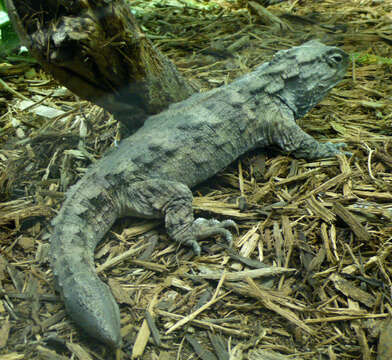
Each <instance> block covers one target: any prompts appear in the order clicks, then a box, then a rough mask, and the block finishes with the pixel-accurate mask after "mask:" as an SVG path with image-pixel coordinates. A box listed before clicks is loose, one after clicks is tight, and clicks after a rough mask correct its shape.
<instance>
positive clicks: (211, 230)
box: [51, 41, 348, 347]
mask: <svg viewBox="0 0 392 360" xmlns="http://www.w3.org/2000/svg"><path fill="white" fill-rule="evenodd" d="M347 66H348V56H347V54H346V53H345V52H344V51H342V50H340V49H338V48H336V47H329V46H325V45H323V44H321V43H319V42H317V41H310V42H307V43H305V44H304V45H302V46H298V47H294V48H291V49H289V50H285V51H279V52H278V53H277V54H276V55H275V57H274V58H273V60H271V61H270V62H268V63H265V64H263V65H261V66H259V67H258V68H256V70H254V71H253V72H251V73H249V74H247V75H245V76H243V77H241V78H239V79H238V80H235V81H234V82H232V83H231V84H229V85H226V86H223V87H221V88H217V89H214V90H212V91H209V92H206V93H200V94H195V95H193V96H191V97H190V98H188V99H187V100H185V101H182V102H180V103H177V104H174V105H171V106H170V107H169V109H167V110H166V111H164V112H162V113H161V114H158V115H155V116H152V117H150V118H148V119H147V120H146V122H145V123H144V125H143V126H142V127H141V128H140V129H139V130H138V131H137V132H136V133H135V134H133V135H132V136H130V137H128V138H126V139H125V140H123V141H122V142H121V143H120V145H119V147H118V148H115V149H114V150H110V151H109V152H108V153H107V154H105V156H104V157H103V158H102V159H101V160H99V161H98V162H97V163H96V164H94V165H93V166H92V167H91V168H90V169H89V170H88V171H87V173H86V174H85V175H84V177H83V178H82V179H81V180H80V181H79V182H78V183H77V184H76V185H75V186H73V187H72V188H71V189H70V190H69V191H68V193H67V196H66V200H65V202H64V204H63V206H62V209H61V211H60V212H59V214H58V215H57V216H56V218H55V219H54V220H53V225H54V230H53V235H52V237H51V263H52V269H53V273H54V276H55V283H56V287H57V289H58V290H59V291H60V293H61V295H62V297H63V299H64V302H65V306H66V310H67V312H68V314H69V315H70V316H71V317H72V318H73V319H74V320H75V322H76V323H77V324H78V325H79V326H80V327H81V328H82V329H84V330H85V331H86V332H87V333H88V334H90V335H91V336H93V337H95V338H97V339H99V340H100V341H102V342H104V343H105V344H107V345H110V346H113V347H117V346H119V345H120V344H121V336H120V313H119V308H118V305H117V303H116V302H115V300H114V298H113V296H112V294H111V292H110V290H109V288H108V286H107V285H105V284H104V283H102V282H101V281H100V279H99V278H98V276H97V274H96V272H95V268H94V249H95V247H96V245H97V244H98V243H99V241H100V240H101V239H102V238H103V237H104V235H105V234H106V233H107V231H108V230H109V229H110V228H111V226H112V225H113V223H114V222H115V220H116V219H118V218H119V217H122V216H135V217H141V218H157V219H163V220H164V222H165V227H166V230H167V232H168V234H169V236H170V237H171V238H172V239H173V240H175V241H177V242H179V243H181V244H185V245H187V246H191V247H192V248H193V249H194V251H195V253H196V254H198V253H200V247H199V245H198V243H197V240H199V239H201V238H205V237H208V236H210V235H215V234H220V235H222V236H224V237H225V238H226V239H227V240H229V241H230V240H231V234H230V232H229V230H228V229H227V228H228V227H230V226H232V225H233V222H231V221H229V220H228V221H223V222H218V221H216V220H205V219H197V220H194V217H193V212H192V192H191V190H190V188H192V187H194V186H195V185H197V184H199V183H201V182H203V181H204V180H206V179H208V178H210V177H211V176H213V175H215V174H216V173H217V172H219V171H220V170H222V169H223V168H225V167H226V166H227V165H229V164H230V163H231V162H233V161H234V160H235V159H236V158H238V157H239V156H240V155H242V154H244V153H245V152H247V151H248V150H251V149H255V148H258V147H267V146H271V145H277V146H279V147H280V148H281V149H282V150H283V151H287V152H290V153H291V154H292V155H294V156H295V157H300V158H306V159H316V158H322V157H328V156H334V155H336V154H338V153H340V150H339V148H340V147H341V146H342V145H344V144H331V143H323V144H322V143H319V142H317V141H316V140H315V139H314V138H312V137H311V136H309V135H308V134H306V133H305V132H304V131H302V130H301V129H300V128H299V127H298V125H297V124H296V123H295V120H296V119H298V118H300V117H302V116H303V115H305V113H306V112H307V111H308V110H309V109H311V108H312V107H313V106H314V105H316V104H317V103H318V102H319V101H320V100H321V99H322V98H323V97H324V96H325V95H326V94H327V93H328V91H329V90H330V89H331V88H332V87H334V86H335V85H336V84H337V83H338V82H339V81H340V80H341V79H342V78H343V76H344V74H345V72H346V69H347Z"/></svg>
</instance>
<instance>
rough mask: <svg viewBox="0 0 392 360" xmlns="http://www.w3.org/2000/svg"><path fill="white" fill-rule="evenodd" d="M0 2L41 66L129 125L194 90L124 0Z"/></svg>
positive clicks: (139, 123) (136, 123) (133, 127)
mask: <svg viewBox="0 0 392 360" xmlns="http://www.w3.org/2000/svg"><path fill="white" fill-rule="evenodd" d="M6 6H7V8H8V13H9V16H10V18H11V21H12V23H13V24H14V27H15V29H16V31H17V33H18V35H19V37H20V39H21V41H22V43H23V44H24V45H25V46H26V47H27V48H28V49H29V50H30V52H31V54H32V56H33V57H35V58H36V59H37V60H38V61H39V63H40V64H41V65H42V67H43V68H44V70H45V71H47V72H49V73H51V74H52V75H53V77H54V78H55V79H56V80H58V81H59V82H60V83H61V84H63V85H64V86H66V87H67V88H68V89H70V90H71V91H72V92H73V93H75V94H76V95H78V96H79V97H80V98H83V99H87V100H89V101H91V102H93V103H95V104H98V105H100V106H102V107H103V108H105V109H106V110H108V111H109V112H111V113H112V114H113V115H114V116H115V118H116V119H117V120H119V121H120V122H122V123H123V124H124V125H125V126H126V127H127V128H128V129H130V130H134V129H136V128H138V127H139V126H140V125H141V124H142V123H143V122H144V120H145V118H146V117H147V116H149V115H151V114H154V113H158V112H160V111H161V110H163V109H164V108H166V107H167V106H168V105H169V104H170V103H172V102H177V101H181V100H183V99H185V98H187V97H188V96H190V95H191V94H192V93H193V92H194V91H195V89H193V88H192V87H191V86H190V84H189V83H188V82H187V81H186V80H185V79H183V78H182V76H181V75H180V74H179V72H178V71H177V69H176V67H175V66H174V65H173V64H172V63H171V62H170V60H168V59H167V58H166V57H165V56H164V55H163V54H161V53H160V52H159V51H158V50H157V49H156V48H155V47H154V46H153V45H152V43H151V42H150V41H149V40H148V39H147V38H146V36H145V35H144V34H143V33H142V31H141V30H140V28H139V26H138V25H137V22H136V20H135V18H134V16H133V15H132V13H131V9H130V7H129V5H128V4H127V3H126V2H125V0H113V1H106V0H74V1H69V0H60V1H57V0H56V1H55V0H46V1H38V0H6Z"/></svg>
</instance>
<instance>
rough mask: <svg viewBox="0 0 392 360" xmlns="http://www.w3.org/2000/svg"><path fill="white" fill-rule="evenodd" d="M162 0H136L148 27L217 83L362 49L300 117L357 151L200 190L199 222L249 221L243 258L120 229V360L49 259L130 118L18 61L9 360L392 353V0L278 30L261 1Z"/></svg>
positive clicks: (0, 271) (229, 178)
mask: <svg viewBox="0 0 392 360" xmlns="http://www.w3.org/2000/svg"><path fill="white" fill-rule="evenodd" d="M147 3H148V2H146V1H141V0H135V1H132V2H131V6H132V8H133V9H134V10H135V14H136V18H137V21H138V23H139V25H140V27H141V29H142V30H143V32H145V33H146V35H147V37H148V38H149V39H150V40H151V41H152V42H153V44H154V46H156V47H158V48H159V50H160V51H161V52H162V53H163V54H165V55H166V56H167V57H168V58H170V59H171V60H172V61H173V62H174V63H175V64H176V66H177V67H178V69H179V71H180V72H181V74H182V75H183V76H184V78H186V79H187V80H188V81H190V82H191V83H194V84H196V85H197V86H198V87H199V88H201V89H202V91H206V90H208V89H212V88H214V87H217V86H221V85H224V84H225V83H228V82H230V81H232V80H233V79H235V78H236V77H238V76H241V75H242V74H244V73H246V72H248V71H251V70H252V69H253V68H254V67H255V66H257V65H258V64H261V63H262V62H264V61H267V60H269V59H270V58H271V56H272V55H273V53H274V52H275V51H277V50H279V49H284V48H288V47H291V46H293V45H298V44H300V43H302V42H304V41H306V40H309V39H311V38H318V39H320V40H321V41H322V42H324V43H326V44H328V45H336V46H339V47H341V48H343V49H344V50H345V51H347V52H348V53H350V54H351V56H352V65H351V67H350V69H349V71H348V73H347V75H346V77H345V79H344V81H343V82H342V83H340V84H339V85H338V86H337V87H336V88H334V89H333V90H332V91H331V94H330V95H329V96H328V97H327V98H326V99H325V100H323V101H322V102H321V104H319V105H318V106H317V107H316V108H315V109H313V110H312V111H311V113H310V114H308V115H307V116H306V117H305V118H304V119H302V120H301V121H300V125H301V127H302V128H303V129H304V130H305V131H307V132H308V133H309V134H311V135H312V136H315V137H316V138H317V139H319V140H320V141H328V140H330V139H333V141H337V142H346V143H347V144H348V150H349V151H351V152H353V156H352V157H350V158H347V157H345V156H340V157H338V158H334V159H322V160H319V161H313V162H306V161H304V160H297V159H293V158H292V157H290V156H289V155H285V154H281V153H279V152H278V151H275V150H274V149H268V150H267V151H254V152H252V153H250V154H247V155H246V156H244V157H242V158H241V159H239V160H238V161H236V162H235V163H234V164H233V165H232V166H230V167H229V168H227V169H226V170H224V171H223V172H221V173H220V174H218V175H217V176H215V177H214V178H212V179H210V180H209V181H208V182H206V183H205V184H203V185H201V186H199V187H198V188H197V189H196V190H195V191H194V195H195V200H194V207H195V212H196V214H197V215H202V216H204V217H211V216H214V217H218V218H222V219H227V218H232V219H233V220H235V221H236V222H237V223H238V225H239V230H240V231H239V234H238V235H235V241H234V245H233V248H232V249H227V248H226V247H225V246H224V244H222V243H221V241H220V239H207V240H205V241H203V242H202V248H203V251H202V255H201V256H200V257H198V258H195V257H194V256H193V254H192V252H191V251H190V250H189V249H186V248H178V246H177V245H176V244H174V243H172V242H171V241H170V239H168V237H167V235H166V233H165V231H164V229H163V227H162V226H161V224H160V223H157V222H153V221H145V220H144V221H142V220H134V219H123V220H120V221H118V223H117V224H116V226H115V227H114V228H113V229H112V231H111V232H110V233H109V234H107V236H106V239H105V241H103V242H102V244H101V245H100V246H99V248H98V250H97V253H96V265H97V269H98V272H99V274H100V276H101V277H102V278H103V279H104V280H106V281H107V283H108V284H109V285H110V286H111V288H112V291H113V293H114V295H115V297H116V300H117V301H118V302H119V303H120V307H121V316H122V319H121V326H122V337H123V347H122V349H121V351H119V352H118V353H117V354H112V353H110V352H109V351H108V349H106V348H105V347H104V346H102V345H101V344H98V343H96V342H94V341H93V340H91V339H90V338H87V337H86V336H84V335H83V334H82V333H81V332H80V331H79V330H78V329H76V328H75V326H74V324H73V323H72V322H71V321H70V319H69V318H68V317H67V316H66V315H65V312H64V307H63V303H62V302H61V300H60V299H59V298H58V296H57V294H56V293H55V289H54V288H53V284H52V274H51V271H50V268H49V264H48V256H47V253H48V238H49V235H48V234H49V232H50V226H49V223H50V219H51V218H52V217H53V216H54V215H55V213H56V212H57V211H58V210H59V208H60V206H61V203H62V201H63V199H64V196H65V192H66V190H67V189H68V188H69V187H70V186H71V185H72V184H74V183H75V182H76V181H77V180H78V179H80V177H81V176H83V174H84V173H85V171H86V168H87V167H88V166H89V165H90V164H91V163H93V162H95V161H96V160H97V159H99V158H100V157H101V156H102V154H103V153H104V151H105V150H107V149H108V148H110V147H114V146H115V144H116V142H117V141H119V140H120V138H121V135H120V133H119V127H118V122H117V121H116V120H115V119H113V118H112V117H111V116H109V115H108V114H107V113H105V112H104V111H103V110H102V109H100V108H98V107H97V106H92V105H91V104H90V103H88V102H87V101H80V100H79V99H77V98H76V97H75V96H74V95H72V94H71V93H70V92H69V91H67V90H65V89H64V88H63V87H62V86H61V85H59V84H57V83H56V82H54V81H53V80H52V78H51V77H50V76H49V75H47V74H45V73H44V72H43V71H42V70H41V68H40V67H39V66H38V65H34V64H33V65H28V66H26V64H23V65H20V64H13V63H2V64H0V73H1V74H2V81H1V83H0V86H1V94H0V106H1V108H2V116H1V117H0V134H1V136H0V144H1V147H0V169H1V171H0V196H1V203H0V228H1V231H0V359H7V360H17V359H32V360H38V359H71V358H72V359H131V358H136V357H139V358H141V359H157V358H159V359H176V358H178V359H187V358H191V357H193V358H196V357H197V356H200V357H201V358H206V359H215V358H216V359H220V360H221V359H228V354H230V359H343V360H349V359H378V360H389V359H391V357H392V354H391V346H390V344H391V342H392V330H391V329H392V325H391V320H390V319H391V314H392V307H391V305H392V304H391V303H392V299H391V286H392V282H391V271H392V267H391V260H392V191H391V190H392V140H391V128H392V115H391V114H392V103H391V101H390V98H391V96H392V76H391V71H392V46H391V44H392V28H391V21H392V4H391V3H390V2H388V1H373V0H362V1H357V0H347V1H346V0H345V1H343V0H325V1H317V2H316V1H310V0H304V1H290V2H282V3H279V4H276V5H274V6H270V7H268V11H269V12H270V13H271V14H273V15H274V16H275V17H277V18H278V19H279V21H278V20H274V19H275V18H274V17H270V16H268V15H265V14H266V13H265V12H263V11H262V10H261V8H260V4H261V5H263V4H262V2H261V1H256V0H254V1H250V2H249V4H248V5H249V7H247V6H246V5H247V2H246V1H237V2H229V1H227V2H224V1H219V3H220V4H221V7H211V6H209V7H208V8H203V7H202V6H201V5H203V4H204V5H205V4H206V2H202V1H196V0H195V6H186V5H184V4H183V2H182V1H173V2H162V4H161V6H158V5H157V6H148V5H147ZM196 5H200V6H196ZM143 7H145V9H144V10H143V11H142V8H143ZM263 14H264V15H263ZM265 16H267V17H268V21H270V23H269V24H265V22H266V20H265ZM268 21H267V22H268ZM282 24H283V25H282ZM292 269H295V270H292ZM261 274H267V276H263V277H262V276H261ZM146 311H148V315H146ZM151 332H153V335H151ZM215 336H219V340H218V338H216V337H215ZM153 339H155V340H153ZM157 344H160V346H158V345H157ZM196 354H198V355H196Z"/></svg>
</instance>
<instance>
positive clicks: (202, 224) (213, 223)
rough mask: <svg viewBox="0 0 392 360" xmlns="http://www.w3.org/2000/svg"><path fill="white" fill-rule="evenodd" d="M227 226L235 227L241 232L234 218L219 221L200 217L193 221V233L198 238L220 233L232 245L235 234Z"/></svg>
mask: <svg viewBox="0 0 392 360" xmlns="http://www.w3.org/2000/svg"><path fill="white" fill-rule="evenodd" d="M227 228H234V229H235V230H236V232H237V234H238V233H239V230H238V226H237V224H236V223H235V222H234V221H233V220H224V221H218V220H216V219H210V220H207V219H204V218H198V219H196V220H195V221H194V222H193V235H194V236H195V238H196V239H197V240H200V239H205V238H207V237H209V236H213V235H220V236H222V237H224V238H225V240H226V242H227V243H228V244H229V246H231V245H232V242H233V236H232V234H231V232H230V231H229V230H227Z"/></svg>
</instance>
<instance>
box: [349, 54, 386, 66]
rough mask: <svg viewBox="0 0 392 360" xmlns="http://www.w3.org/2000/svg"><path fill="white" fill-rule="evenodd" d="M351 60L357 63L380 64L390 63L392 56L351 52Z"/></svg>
mask: <svg viewBox="0 0 392 360" xmlns="http://www.w3.org/2000/svg"><path fill="white" fill-rule="evenodd" d="M351 57H352V60H353V61H355V62H356V63H358V64H365V65H369V64H382V65H384V64H385V65H392V58H386V57H382V56H378V55H374V54H366V53H352V54H351Z"/></svg>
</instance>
